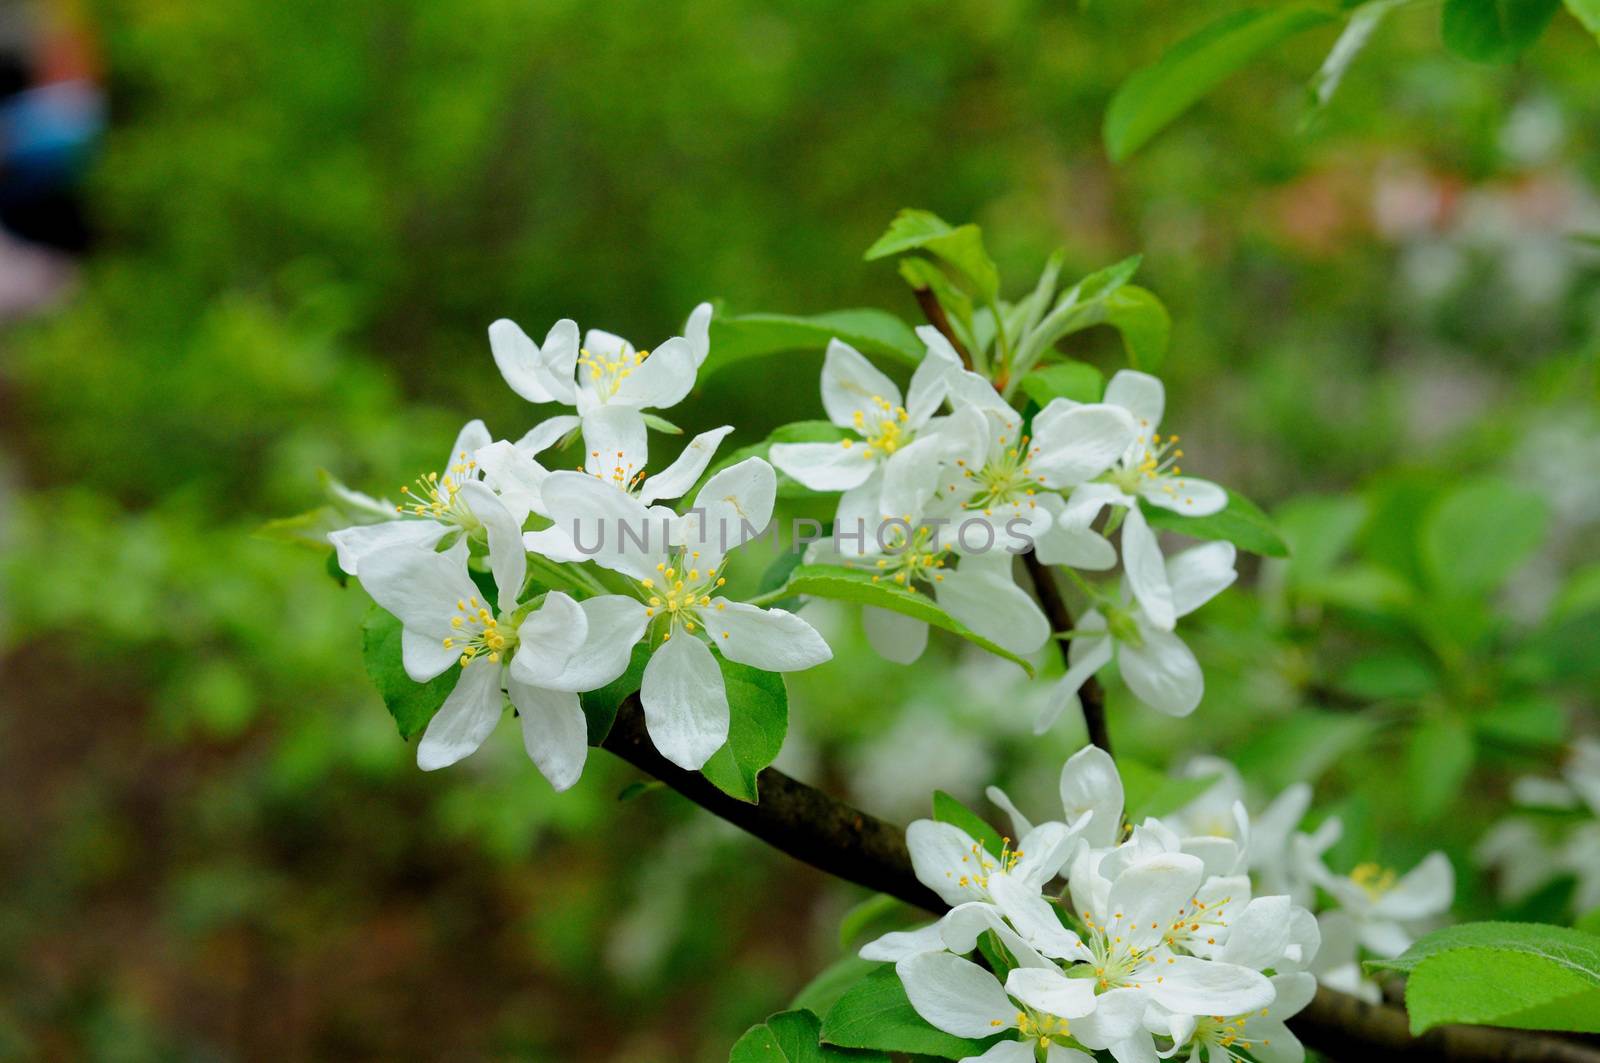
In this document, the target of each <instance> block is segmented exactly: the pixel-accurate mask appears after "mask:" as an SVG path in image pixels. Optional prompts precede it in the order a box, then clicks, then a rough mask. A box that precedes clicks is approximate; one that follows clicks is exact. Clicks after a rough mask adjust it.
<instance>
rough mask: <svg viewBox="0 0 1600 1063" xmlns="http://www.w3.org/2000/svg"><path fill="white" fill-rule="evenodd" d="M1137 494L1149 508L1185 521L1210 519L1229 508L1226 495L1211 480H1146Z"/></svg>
mask: <svg viewBox="0 0 1600 1063" xmlns="http://www.w3.org/2000/svg"><path fill="white" fill-rule="evenodd" d="M1139 494H1140V496H1142V497H1143V498H1144V499H1146V500H1147V501H1148V502H1149V503H1150V504H1151V505H1152V506H1160V507H1161V508H1162V509H1170V510H1172V511H1173V512H1174V513H1182V514H1183V515H1184V516H1186V517H1209V516H1211V514H1213V513H1220V512H1222V511H1223V510H1224V509H1226V508H1228V492H1226V491H1224V490H1223V489H1222V488H1220V487H1218V486H1217V485H1216V484H1214V483H1212V482H1211V481H1210V480H1197V479H1195V478H1194V477H1193V476H1158V477H1156V478H1155V479H1153V480H1146V481H1145V482H1144V484H1142V485H1141V486H1140V488H1139Z"/></svg>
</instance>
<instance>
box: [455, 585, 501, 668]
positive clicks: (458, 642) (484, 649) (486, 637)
mask: <svg viewBox="0 0 1600 1063" xmlns="http://www.w3.org/2000/svg"><path fill="white" fill-rule="evenodd" d="M450 626H451V627H452V628H454V629H455V630H456V634H454V635H451V636H449V637H448V638H446V639H445V640H444V647H445V649H447V650H457V649H458V650H460V651H461V667H463V668H465V667H466V666H467V665H469V664H471V663H472V662H473V661H475V660H477V659H478V657H479V656H482V655H487V656H488V658H489V663H490V664H499V663H500V660H501V659H502V658H503V657H505V656H506V655H507V654H509V653H510V652H511V651H512V650H514V649H516V648H517V633H516V631H515V630H513V629H512V628H511V626H510V625H506V624H501V623H500V621H499V620H498V619H497V618H496V617H495V615H494V614H493V613H491V612H489V608H488V607H487V606H485V605H483V604H481V603H480V602H479V601H478V599H476V598H468V599H467V600H466V601H457V602H456V615H455V616H452V617H451V618H450Z"/></svg>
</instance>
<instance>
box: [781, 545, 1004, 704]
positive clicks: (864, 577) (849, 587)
mask: <svg viewBox="0 0 1600 1063" xmlns="http://www.w3.org/2000/svg"><path fill="white" fill-rule="evenodd" d="M786 589H787V590H788V592H789V593H790V594H809V595H811V596H813V597H816V598H832V599H834V600H835V601H841V602H856V603H858V604H861V605H875V606H877V607H878V608H879V609H887V610H889V611H890V612H894V613H900V614H901V615H903V616H909V617H912V618H913V619H916V620H921V621H922V622H923V623H925V624H928V625H930V626H932V627H936V628H938V629H939V630H941V631H948V632H950V633H951V634H952V635H957V636H959V637H961V638H964V639H966V640H967V641H968V642H970V643H972V644H973V645H975V646H980V647H982V648H983V649H985V650H988V651H989V652H990V653H992V654H994V655H995V656H996V657H1004V658H1005V659H1006V660H1008V661H1014V662H1016V663H1017V664H1018V665H1020V666H1021V667H1022V669H1023V671H1025V672H1027V673H1028V675H1029V676H1030V677H1031V676H1032V675H1033V665H1032V663H1030V662H1029V661H1028V660H1027V658H1025V657H1020V656H1018V655H1017V654H1015V653H1012V652H1011V651H1010V650H1007V649H1005V648H1004V647H1002V646H1000V645H998V644H997V643H994V642H991V641H990V640H988V639H986V638H984V637H983V636H982V635H979V634H978V633H977V632H975V631H973V630H972V629H971V628H969V627H967V626H966V625H965V624H963V623H962V622H961V621H959V620H957V619H956V618H955V617H953V616H951V615H950V614H949V613H947V612H945V611H944V610H943V609H941V608H940V607H939V604H938V603H937V602H935V601H934V600H933V599H932V598H931V597H929V596H928V595H926V594H922V593H920V592H917V593H913V592H912V591H908V590H901V589H900V588H899V587H896V586H894V585H893V584H890V583H875V582H873V579H872V575H871V574H870V573H868V572H863V571H861V570H859V569H853V568H845V567H843V566H841V565H801V566H800V567H799V568H797V569H795V570H794V574H793V575H791V576H790V577H789V582H788V584H787V585H786Z"/></svg>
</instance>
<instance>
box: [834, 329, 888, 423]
mask: <svg viewBox="0 0 1600 1063" xmlns="http://www.w3.org/2000/svg"><path fill="white" fill-rule="evenodd" d="M878 400H882V401H884V402H887V403H888V404H889V405H890V406H891V407H895V406H899V405H901V402H900V389H899V388H897V387H895V384H894V381H892V380H890V379H889V378H888V377H886V376H884V375H883V374H882V373H881V372H879V371H878V370H877V369H876V368H875V367H874V366H873V364H872V363H871V362H869V361H867V360H866V358H864V357H862V355H861V352H859V351H857V350H856V349H855V348H854V347H852V346H850V345H849V344H848V343H844V342H842V341H840V340H832V341H830V342H829V344H828V353H827V356H826V357H825V358H824V359H823V362H822V407H823V409H825V410H827V411H828V420H830V421H832V422H833V423H834V424H836V425H838V426H839V427H840V428H855V427H856V420H855V417H856V414H857V413H860V414H861V416H862V418H863V420H864V421H865V422H866V424H867V425H868V426H871V425H874V424H876V423H877V421H878V416H879V413H880V408H879V406H878Z"/></svg>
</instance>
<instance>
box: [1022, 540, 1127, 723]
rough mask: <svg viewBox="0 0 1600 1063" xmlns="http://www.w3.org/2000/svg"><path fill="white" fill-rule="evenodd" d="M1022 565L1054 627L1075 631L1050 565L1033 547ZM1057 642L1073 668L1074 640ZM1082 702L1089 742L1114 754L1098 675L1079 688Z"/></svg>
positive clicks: (1059, 631)
mask: <svg viewBox="0 0 1600 1063" xmlns="http://www.w3.org/2000/svg"><path fill="white" fill-rule="evenodd" d="M1022 564H1023V567H1025V568H1026V569H1027V570H1028V576H1029V578H1031V579H1032V580H1033V591H1034V593H1035V594H1036V595H1038V597H1039V606H1040V607H1041V608H1042V609H1044V615H1045V618H1046V619H1048V620H1049V621H1050V630H1051V631H1053V632H1055V633H1056V634H1058V635H1062V634H1066V633H1067V632H1069V631H1071V630H1072V614H1071V613H1070V612H1069V611H1068V610H1067V603H1066V601H1065V600H1064V599H1063V598H1062V597H1061V588H1059V587H1057V586H1056V581H1055V577H1054V576H1052V575H1050V568H1049V566H1048V565H1046V564H1044V563H1043V562H1041V561H1040V560H1039V559H1038V557H1036V556H1035V555H1034V553H1033V551H1031V550H1030V551H1028V552H1027V553H1025V554H1023V555H1022ZM1056 645H1057V646H1058V647H1060V649H1061V663H1062V664H1065V665H1066V666H1067V667H1069V668H1070V667H1072V661H1071V657H1070V654H1071V652H1072V649H1071V645H1070V643H1068V641H1067V640H1066V639H1057V640H1056ZM1078 704H1079V705H1080V706H1082V708H1083V723H1084V726H1085V727H1087V728H1088V729H1089V741H1091V742H1093V743H1094V744H1095V745H1097V746H1099V747H1100V748H1101V749H1103V750H1105V751H1106V752H1107V753H1110V752H1111V731H1110V730H1109V729H1108V728H1107V727H1106V692H1105V688H1104V687H1102V686H1101V685H1100V681H1099V680H1098V679H1096V678H1095V677H1094V676H1090V677H1089V678H1088V679H1087V680H1085V681H1084V684H1083V686H1082V687H1080V688H1079V689H1078Z"/></svg>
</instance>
